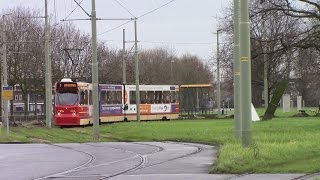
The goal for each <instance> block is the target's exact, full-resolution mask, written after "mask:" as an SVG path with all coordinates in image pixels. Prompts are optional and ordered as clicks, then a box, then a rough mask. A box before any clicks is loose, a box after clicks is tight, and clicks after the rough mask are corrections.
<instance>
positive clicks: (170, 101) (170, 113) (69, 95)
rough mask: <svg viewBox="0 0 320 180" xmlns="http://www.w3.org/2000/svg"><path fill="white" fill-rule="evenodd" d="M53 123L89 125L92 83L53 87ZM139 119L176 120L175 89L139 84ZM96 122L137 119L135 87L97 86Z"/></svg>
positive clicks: (64, 83) (65, 82) (67, 82)
mask: <svg viewBox="0 0 320 180" xmlns="http://www.w3.org/2000/svg"><path fill="white" fill-rule="evenodd" d="M54 91H55V100H54V102H55V104H54V121H55V125H57V126H79V125H88V124H92V123H93V118H92V112H93V101H92V84H91V83H85V82H73V81H72V80H71V79H62V80H61V81H60V82H57V83H56V84H55V88H54ZM139 91H140V119H141V120H161V119H177V118H178V117H179V97H178V96H179V86H177V85H140V86H139ZM98 93H99V121H100V123H103V122H118V121H135V120H137V118H136V117H137V111H136V109H137V105H136V86H135V85H116V84H99V87H98Z"/></svg>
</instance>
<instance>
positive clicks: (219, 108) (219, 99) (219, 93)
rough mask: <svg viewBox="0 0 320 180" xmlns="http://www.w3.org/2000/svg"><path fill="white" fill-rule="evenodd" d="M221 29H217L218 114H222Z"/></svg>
mask: <svg viewBox="0 0 320 180" xmlns="http://www.w3.org/2000/svg"><path fill="white" fill-rule="evenodd" d="M219 31H220V29H218V30H217V81H218V89H217V107H218V115H221V92H220V57H219V56H220V53H219Z"/></svg>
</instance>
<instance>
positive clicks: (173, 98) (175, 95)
mask: <svg viewBox="0 0 320 180" xmlns="http://www.w3.org/2000/svg"><path fill="white" fill-rule="evenodd" d="M171 102H172V103H178V102H179V93H178V92H176V91H172V92H171Z"/></svg>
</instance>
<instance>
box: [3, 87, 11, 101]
mask: <svg viewBox="0 0 320 180" xmlns="http://www.w3.org/2000/svg"><path fill="white" fill-rule="evenodd" d="M2 98H3V99H4V100H13V88H12V86H4V87H3V88H2Z"/></svg>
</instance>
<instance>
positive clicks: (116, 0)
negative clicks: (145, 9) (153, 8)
mask: <svg viewBox="0 0 320 180" xmlns="http://www.w3.org/2000/svg"><path fill="white" fill-rule="evenodd" d="M114 1H115V2H116V3H117V4H119V5H120V6H121V7H122V8H123V9H125V10H126V11H127V12H128V13H129V14H131V16H133V17H135V18H136V16H135V15H134V14H132V13H131V12H130V11H129V9H128V8H126V7H125V6H124V5H122V4H121V3H120V2H119V1H118V0H114Z"/></svg>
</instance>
